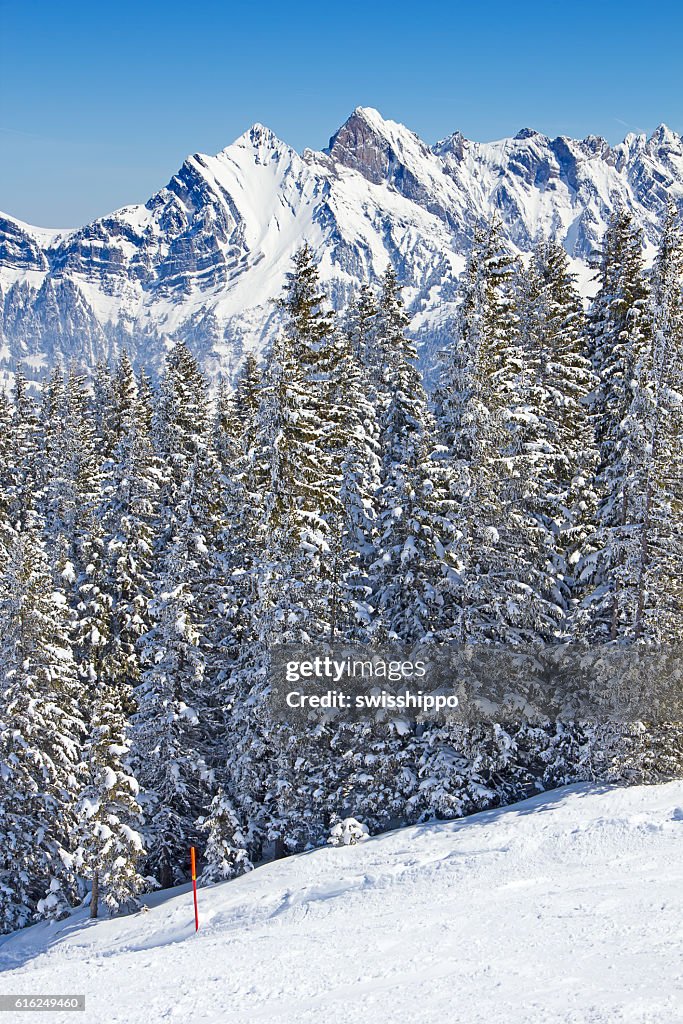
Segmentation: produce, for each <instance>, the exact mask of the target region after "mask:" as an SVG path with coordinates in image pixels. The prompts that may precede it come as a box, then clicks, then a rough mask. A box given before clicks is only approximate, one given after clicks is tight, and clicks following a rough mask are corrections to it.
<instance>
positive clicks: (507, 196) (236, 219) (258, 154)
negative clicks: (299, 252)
mask: <svg viewBox="0 0 683 1024" xmlns="http://www.w3.org/2000/svg"><path fill="white" fill-rule="evenodd" d="M669 199H674V200H675V201H676V202H677V203H679V204H680V205H682V206H683V141H682V140H681V137H680V136H678V135H676V133H675V132H672V131H671V130H670V129H668V128H666V126H664V125H660V127H659V128H657V129H656V131H655V132H654V133H653V134H652V136H651V137H650V138H646V137H645V136H644V135H628V136H627V137H626V139H625V140H624V142H623V143H620V144H619V145H618V146H614V147H610V146H609V144H608V143H607V142H606V141H605V140H604V139H601V138H597V137H595V136H589V137H588V138H586V139H584V140H583V141H576V140H572V139H568V138H564V137H562V138H557V139H553V140H551V139H548V138H547V137H546V136H544V135H541V134H539V133H538V132H536V131H534V130H533V129H531V128H524V129H522V131H520V132H518V133H517V135H516V136H515V137H514V138H513V139H504V140H502V141H500V142H493V143H476V142H470V141H468V140H467V139H465V138H464V137H463V136H462V135H461V134H460V133H459V132H456V133H455V134H453V135H451V136H449V137H448V138H447V139H444V140H443V141H441V142H438V143H437V144H436V145H434V146H432V147H429V146H427V145H426V144H425V143H424V142H423V141H422V140H421V139H419V138H418V137H417V136H416V135H415V134H414V133H413V132H411V131H409V130H408V129H406V128H404V127H403V126H402V125H399V124H396V123H395V122H393V121H386V120H384V119H382V117H381V116H380V115H379V114H378V113H377V111H375V110H371V109H366V108H358V109H357V110H355V111H354V112H353V114H352V115H351V117H350V118H349V119H348V121H347V122H346V123H345V124H344V125H342V127H341V128H340V129H339V131H337V132H336V134H335V135H333V136H332V138H331V140H330V144H329V148H328V149H327V150H326V151H325V152H324V153H317V152H314V151H312V150H306V151H305V152H304V154H303V156H300V155H299V154H297V153H296V152H295V151H294V150H292V149H291V148H290V147H289V146H287V145H286V144H285V143H284V142H281V141H280V140H279V139H277V138H276V137H275V136H274V135H273V133H272V132H271V131H269V129H267V128H264V127H263V126H262V125H254V127H253V128H251V129H250V130H249V131H248V132H246V133H245V134H244V135H242V136H241V137H240V138H239V139H237V140H236V142H234V143H233V144H232V145H231V146H229V147H228V148H227V149H225V150H223V151H222V152H221V153H219V154H217V155H216V156H203V155H201V154H195V155H194V156H191V157H188V159H187V160H186V161H185V162H184V164H183V165H182V167H181V168H180V170H179V171H178V172H177V174H175V175H174V176H173V177H172V178H171V180H170V181H169V183H168V184H167V185H166V187H165V188H162V189H161V190H160V191H159V192H157V193H156V195H154V196H152V198H151V199H150V200H149V201H148V202H147V203H146V204H145V205H144V206H129V207H124V208H123V209H121V210H118V211H116V212H115V213H113V214H111V215H110V216H108V217H104V218H101V219H100V220H97V221H94V222H93V223H92V224H88V225H86V226H85V227H83V228H80V229H79V230H76V231H70V232H61V233H59V232H53V231H52V232H51V231H47V230H43V229H39V228H32V227H30V226H29V225H25V224H22V223H20V222H19V221H16V220H14V219H13V218H11V217H9V216H0V341H1V342H2V347H1V349H0V368H1V369H2V371H3V372H4V374H5V375H7V374H8V373H11V371H12V369H13V367H14V366H15V365H16V363H17V362H18V361H22V362H25V363H26V364H27V367H28V369H29V371H33V372H35V374H36V375H40V374H42V373H43V372H44V371H45V369H46V368H47V367H49V366H50V365H51V364H52V363H54V362H55V361H56V360H61V361H62V362H69V361H70V360H72V359H77V360H78V361H80V362H82V363H83V364H85V365H86V366H89V365H92V364H93V363H94V362H95V361H96V360H97V359H100V358H114V357H115V356H116V355H117V353H118V352H119V351H120V350H121V348H122V347H126V348H127V349H128V350H129V351H130V353H131V354H132V356H133V358H134V359H135V360H136V361H138V362H139V363H144V364H145V365H146V366H147V367H148V368H149V369H150V370H151V371H152V372H153V373H154V372H155V371H156V370H157V369H158V367H159V366H160V365H161V362H162V359H163V355H164V353H165V351H166V347H167V345H168V344H169V342H170V341H171V340H172V339H173V338H175V337H182V338H185V339H186V340H187V341H188V343H189V344H190V345H192V347H193V349H194V350H195V351H196V352H197V355H198V356H199V358H200V359H201V361H202V363H203V365H204V366H205V368H206V370H207V372H208V373H210V374H217V373H223V374H227V375H228V376H229V375H231V374H232V373H233V372H234V371H235V369H236V368H237V366H238V365H239V362H240V360H241V358H242V356H243V354H244V352H245V351H247V350H250V349H256V350H260V349H261V348H263V346H264V345H266V344H267V343H268V340H269V339H270V338H271V337H272V334H273V332H274V330H276V328H277V311H276V310H275V308H274V307H273V305H272V303H271V299H272V298H274V297H275V296H276V295H277V294H278V293H279V291H280V289H281V287H282V284H283V282H284V279H285V274H286V272H287V270H288V267H289V261H290V257H291V255H292V253H293V252H294V251H295V249H296V248H297V247H298V246H299V245H300V244H301V243H302V242H303V241H304V240H306V241H308V242H309V244H310V245H311V246H312V247H313V248H314V250H315V251H316V253H317V254H318V256H319V259H320V267H321V272H322V275H323V279H324V280H325V282H326V285H327V287H328V290H329V293H330V295H331V298H332V301H333V302H334V303H335V304H336V305H340V304H341V303H343V302H344V301H345V300H346V299H347V298H348V296H349V294H350V293H351V292H352V291H353V289H354V288H355V287H356V286H357V284H358V282H359V281H361V280H364V279H366V278H370V279H371V280H373V279H376V278H377V277H379V276H380V275H381V274H382V273H383V271H384V269H385V267H386V264H387V262H388V261H389V260H391V261H392V262H393V263H394V264H395V266H396V268H397V271H398V274H399V277H400V280H401V283H402V284H403V285H404V287H405V297H406V299H407V301H408V304H409V307H410V310H411V312H412V314H413V323H412V326H413V330H414V332H415V334H416V336H417V337H418V339H419V340H420V341H421V342H422V351H423V355H424V357H425V359H428V358H429V354H430V353H431V352H432V351H433V349H435V348H438V347H439V346H440V345H441V344H442V343H443V341H444V338H445V336H446V335H447V330H448V319H449V317H450V315H451V314H452V311H453V302H454V296H455V291H456V287H455V286H456V282H457V276H458V274H459V272H460V270H461V269H462V266H463V263H464V259H465V256H466V253H467V248H468V245H469V244H470V241H471V238H472V234H473V232H474V230H475V227H476V225H477V224H478V223H480V222H481V221H482V220H483V219H485V218H488V217H490V216H491V215H492V214H493V213H496V214H497V215H498V216H499V217H500V219H501V221H502V224H503V227H504V231H505V233H506V236H507V238H508V239H509V242H510V245H511V246H512V247H513V248H514V249H516V250H518V251H520V252H525V251H528V250H529V249H530V248H531V246H532V245H533V244H534V242H535V241H536V240H537V239H538V238H539V237H541V236H546V237H547V236H550V237H555V238H557V239H559V240H560V241H561V242H562V243H563V244H564V245H565V247H566V249H567V251H568V253H569V254H570V256H572V258H573V259H574V260H575V261H576V263H575V267H576V269H577V271H578V272H579V275H580V279H581V281H582V283H583V285H584V287H585V286H586V284H587V282H588V281H589V279H590V275H589V273H588V272H587V270H586V268H585V264H586V261H587V259H588V257H589V255H590V254H591V252H592V251H593V250H594V249H595V247H596V246H597V245H598V244H599V242H600V238H601V236H602V233H603V231H604V228H605V224H606V221H607V218H608V217H609V215H610V212H611V211H612V209H613V208H614V207H615V205H617V204H622V205H625V206H627V207H628V208H630V209H631V210H632V212H633V214H634V216H635V218H636V219H637V221H638V222H639V223H640V224H641V225H642V227H643V229H644V232H645V236H646V239H647V241H648V245H649V246H650V248H651V247H652V246H654V244H655V243H656V239H657V232H658V226H659V223H660V221H661V218H662V214H663V211H664V209H665V206H666V203H667V202H668V201H669Z"/></svg>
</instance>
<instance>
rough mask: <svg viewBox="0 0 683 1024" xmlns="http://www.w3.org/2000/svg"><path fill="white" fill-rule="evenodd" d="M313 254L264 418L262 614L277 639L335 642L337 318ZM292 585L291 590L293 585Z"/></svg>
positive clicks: (301, 270)
mask: <svg viewBox="0 0 683 1024" xmlns="http://www.w3.org/2000/svg"><path fill="white" fill-rule="evenodd" d="M325 302H326V297H325V295H324V293H323V292H322V290H321V287H320V280H319V276H318V270H317V267H316V265H315V262H314V260H313V254H312V252H311V250H310V248H309V247H308V246H307V245H304V246H303V247H302V248H301V249H300V250H299V251H298V252H297V254H296V255H295V257H294V263H293V269H292V271H291V272H290V273H289V275H288V278H287V284H286V287H285V294H284V297H283V298H282V300H281V308H282V310H283V313H284V317H285V326H284V330H283V331H282V332H281V334H280V336H279V337H278V339H277V340H276V342H275V344H274V346H273V349H272V352H271V355H270V359H269V362H268V366H267V370H266V376H265V381H264V386H263V388H262V392H261V393H262V399H261V404H260V409H259V417H258V437H257V443H256V447H257V454H256V458H257V467H258V471H259V472H261V473H265V475H266V480H267V484H266V501H265V516H264V549H265V551H266V552H267V556H266V557H267V561H268V564H267V565H264V566H263V572H262V574H261V583H260V593H261V608H260V613H259V614H260V617H261V619H262V622H263V626H264V631H265V632H264V636H266V635H267V636H268V637H269V638H270V639H277V640H279V641H282V640H304V641H306V640H309V639H322V638H327V637H329V632H330V614H331V606H332V589H333V587H332V579H333V559H332V557H331V542H332V535H333V532H334V530H335V529H336V527H337V524H338V522H339V514H340V500H339V488H340V483H341V479H340V472H339V466H338V465H337V464H335V461H334V455H335V451H334V448H335V444H334V443H330V442H331V438H332V436H333V435H335V436H336V434H337V432H338V426H337V422H336V419H335V416H334V410H333V409H332V408H331V405H332V393H333V386H332V382H331V379H330V365H331V363H332V362H333V361H334V355H333V354H332V352H331V349H332V347H333V346H334V327H333V317H332V313H331V312H329V311H328V310H326V309H325ZM285 580H286V581H287V586H286V588H285V587H283V582H284V581H285Z"/></svg>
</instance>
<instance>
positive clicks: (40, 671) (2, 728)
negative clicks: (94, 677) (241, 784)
mask: <svg viewBox="0 0 683 1024" xmlns="http://www.w3.org/2000/svg"><path fill="white" fill-rule="evenodd" d="M70 632H71V621H70V615H69V611H68V607H67V602H66V598H65V596H64V594H63V592H61V591H59V590H57V589H56V588H55V585H54V582H53V579H52V573H51V570H50V566H49V564H48V560H47V557H46V554H45V549H44V546H43V544H42V542H41V539H40V535H39V532H38V530H37V529H36V528H35V526H34V525H32V524H31V522H30V521H29V520H28V516H26V517H25V521H24V523H23V525H22V529H21V533H20V534H19V533H17V534H16V535H15V536H14V538H13V539H12V542H11V544H10V546H9V550H8V552H7V561H6V564H5V565H4V566H3V571H2V576H1V578H0V664H1V665H2V669H1V678H0V778H2V799H1V800H0V840H1V841H0V850H1V852H0V922H1V927H2V929H3V930H4V931H11V930H12V929H14V928H18V927H20V926H22V925H24V924H28V923H29V922H30V921H31V920H32V919H34V918H35V916H36V914H37V913H39V912H40V913H44V914H46V915H59V914H60V913H62V912H63V911H64V909H65V908H66V907H67V906H68V904H69V902H71V901H72V900H73V899H74V898H75V896H76V878H75V872H74V869H73V864H72V858H71V856H70V853H69V847H70V843H71V838H72V834H73V827H74V821H75V801H76V797H77V793H78V788H79V781H78V765H79V759H80V744H81V740H82V734H83V722H82V719H81V714H80V711H79V704H80V703H81V697H82V694H81V688H80V685H79V681H78V675H77V672H76V665H75V663H74V660H73V657H72V654H71V645H70V643H71V636H70Z"/></svg>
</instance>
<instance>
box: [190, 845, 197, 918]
mask: <svg viewBox="0 0 683 1024" xmlns="http://www.w3.org/2000/svg"><path fill="white" fill-rule="evenodd" d="M190 865H191V867H192V895H193V896H194V930H195V931H196V932H198V931H199V910H198V909H197V859H196V856H195V852H194V846H191V847H190Z"/></svg>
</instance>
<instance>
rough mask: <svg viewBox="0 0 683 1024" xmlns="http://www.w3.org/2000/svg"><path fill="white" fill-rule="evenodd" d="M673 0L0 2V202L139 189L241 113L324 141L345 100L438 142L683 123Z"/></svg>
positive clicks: (41, 207) (148, 188)
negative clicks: (647, 0) (653, 0)
mask: <svg viewBox="0 0 683 1024" xmlns="http://www.w3.org/2000/svg"><path fill="white" fill-rule="evenodd" d="M682 43H683V12H682V11H681V7H680V4H678V3H673V2H669V0H663V2H660V3H658V4H656V5H655V4H651V5H648V4H643V3H638V4H633V3H629V2H628V0H627V2H625V3H616V2H613V0H605V2H600V0H593V2H591V3H585V2H583V0H576V2H573V3H571V4H570V5H567V6H565V5H563V4H561V3H555V2H554V0H546V2H545V3H538V2H536V0H534V2H520V0H509V2H508V3H499V2H497V0H488V2H474V3H473V2H470V3H467V4H462V3H459V2H458V0H452V2H450V3H448V2H444V3H434V2H433V0H420V2H416V0H413V2H411V3H402V2H401V0H394V2H393V3H385V2H384V0H365V2H364V3H357V2H355V0H345V2H344V3H339V4H334V5H333V6H331V7H330V6H328V7H327V8H326V7H325V6H324V5H323V3H320V4H315V3H311V2H309V0H303V2H301V0H299V2H295V3H283V2H282V0H280V2H277V3H273V2H271V0H260V2H259V3H244V2H243V3H239V4H233V3H230V0H224V2H218V0H194V2H191V0H189V2H188V0H186V2H184V3H176V2H175V0H169V2H166V3H159V2H157V0H137V2H131V0H116V2H112V3H110V4H104V3H98V2H96V0H91V2H88V3H85V2H82V0H75V2H70V0H62V2H61V3H55V2H54V0H52V2H49V3H48V2H45V0H21V2H17V0H0V209H3V210H5V211H7V212H8V213H11V214H13V215H14V216H16V217H20V218H22V219H24V220H28V221H30V222H33V223H36V224H41V225H45V226H51V227H62V226H64V227H67V226H73V225H78V224H81V223H84V222H85V221H87V220H89V219H91V218H92V217H95V216H98V215H102V214H105V213H108V212H110V211H111V210H113V209H115V208H116V207H118V206H122V205H124V204H126V203H130V202H140V201H144V200H146V199H147V198H148V197H149V196H150V195H151V193H152V192H154V191H155V190H156V189H157V188H159V187H160V186H161V185H163V184H164V183H165V182H166V181H167V180H168V178H169V177H170V176H171V174H172V173H173V172H174V171H175V169H176V168H177V167H178V166H179V165H180V163H181V162H182V160H183V158H184V157H185V156H186V155H187V154H188V153H192V152H197V151H200V152H217V151H218V150H219V149H222V148H223V147H224V146H226V145H227V144H228V143H230V142H231V141H232V140H233V139H234V138H235V137H236V136H237V135H240V134H241V133H242V132H243V131H244V130H245V129H246V128H248V127H249V125H251V124H252V123H253V122H254V121H261V122H263V123H264V124H267V125H268V126H269V127H270V128H272V129H273V130H274V131H275V132H276V134H278V135H279V136H280V137H281V138H283V139H285V140H286V141H287V142H289V143H290V144H291V145H293V146H294V147H295V148H297V149H299V150H301V149H303V147H304V146H311V147H313V148H321V147H323V146H324V145H326V144H327V141H328V138H329V136H330V135H331V134H332V132H333V131H334V130H335V129H336V128H337V127H338V126H339V125H340V124H341V123H342V122H343V121H344V120H345V119H346V117H347V116H348V114H349V113H350V112H351V110H352V109H353V108H354V107H355V106H358V105H363V106H374V107H377V108H378V109H379V110H380V111H381V113H382V114H383V115H384V116H385V117H391V118H393V119H395V120H398V121H402V122H403V123H404V124H407V125H408V126H409V127H410V128H412V129H413V130H414V131H416V132H418V134H420V135H421V136H422V137H423V138H424V139H425V140H427V141H429V142H433V141H435V140H436V139H438V138H442V137H443V136H445V135H447V134H449V133H450V132H452V131H455V130H456V129H459V130H460V131H462V132H464V134H465V135H467V136H469V137H470V138H473V139H478V140H487V139H493V138H500V137H502V136H504V135H513V134H515V132H516V131H518V130H519V129H520V128H522V127H526V126H530V127H534V128H537V129H538V130H539V131H543V132H545V133H547V134H548V135H551V136H554V135H559V134H566V135H573V136H580V137H584V136H585V135H587V134H589V133H592V134H600V135H604V136H605V137H606V138H607V139H608V140H610V141H611V142H616V141H618V140H620V139H621V138H623V136H624V135H625V134H626V132H628V131H646V132H647V133H648V134H649V133H650V132H651V131H652V130H653V129H654V128H655V127H656V126H657V124H659V123H660V122H662V121H664V122H665V123H666V124H668V125H669V126H670V127H671V128H673V129H674V130H676V131H678V132H683V105H682V97H683V88H682V86H683V59H682V58H681V44H682Z"/></svg>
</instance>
